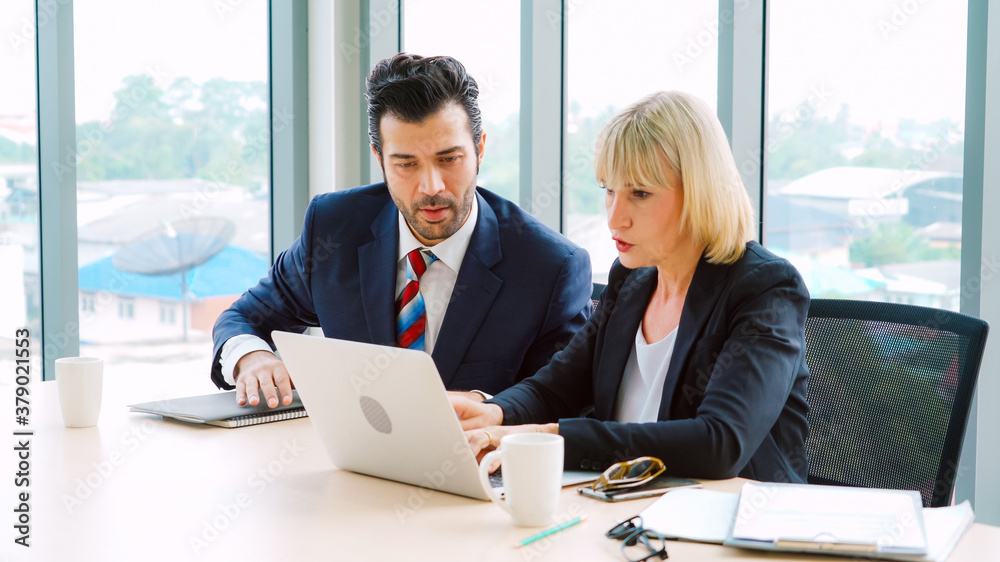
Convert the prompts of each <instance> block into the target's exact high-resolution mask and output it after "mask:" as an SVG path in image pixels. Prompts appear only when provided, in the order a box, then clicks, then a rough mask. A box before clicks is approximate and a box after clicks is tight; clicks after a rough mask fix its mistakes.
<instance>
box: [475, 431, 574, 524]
mask: <svg viewBox="0 0 1000 562" xmlns="http://www.w3.org/2000/svg"><path fill="white" fill-rule="evenodd" d="M563 450H564V443H563V438H562V436H561V435H556V434H554V433H514V434H512V435H507V436H505V437H504V438H503V439H501V440H500V448H499V449H497V450H495V451H492V452H490V453H489V454H487V455H486V456H485V457H483V460H482V462H481V463H480V464H479V479H480V481H481V482H482V484H483V488H484V489H485V490H486V494H487V495H488V496H490V499H491V500H492V501H493V502H494V503H496V504H497V505H499V506H500V507H502V508H504V509H505V510H507V512H508V513H510V514H511V515H512V516H513V517H514V524H515V525H519V526H522V527H542V526H546V525H551V524H552V523H553V522H554V521H555V516H556V509H557V508H558V506H559V493H560V491H561V489H562V472H563ZM498 458H499V459H500V461H501V463H502V467H503V490H504V499H500V497H499V496H498V495H497V493H496V491H494V490H493V488H492V486H490V479H489V470H490V465H491V464H492V463H493V461H495V460H496V459H498Z"/></svg>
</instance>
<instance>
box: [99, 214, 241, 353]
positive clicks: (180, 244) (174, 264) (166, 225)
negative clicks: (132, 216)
mask: <svg viewBox="0 0 1000 562" xmlns="http://www.w3.org/2000/svg"><path fill="white" fill-rule="evenodd" d="M235 234H236V225H234V224H233V221H231V220H229V219H226V218H222V217H196V218H192V219H183V220H179V221H174V222H166V221H164V222H162V224H161V225H160V226H159V227H157V228H155V229H153V230H150V231H149V232H146V233H145V234H142V235H141V236H139V237H138V238H136V239H135V240H134V241H132V242H130V243H129V244H127V245H125V246H123V247H122V248H121V249H119V250H118V251H117V252H115V254H114V255H113V256H112V257H111V263H112V264H114V266H115V267H116V268H118V269H120V270H122V271H131V272H133V273H142V274H145V275H173V274H176V273H179V274H180V278H181V280H180V282H181V315H182V320H181V321H182V322H183V328H184V341H188V326H187V323H188V322H187V317H188V314H187V272H188V271H189V270H191V269H193V268H195V267H198V266H199V265H201V264H203V263H205V262H206V261H208V260H209V258H211V257H212V256H214V255H215V254H217V253H219V251H220V250H222V249H223V248H225V247H226V245H227V244H229V241H230V240H232V239H233V235H235Z"/></svg>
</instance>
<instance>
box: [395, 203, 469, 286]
mask: <svg viewBox="0 0 1000 562" xmlns="http://www.w3.org/2000/svg"><path fill="white" fill-rule="evenodd" d="M396 215H397V217H398V224H397V228H398V229H399V255H398V256H397V257H396V261H397V262H399V261H400V260H402V259H403V258H405V257H406V254H409V253H410V252H411V251H413V250H416V249H417V248H425V247H426V246H424V245H423V244H421V243H420V240H417V238H416V237H415V236H414V235H413V232H412V231H410V227H409V226H407V224H406V219H404V218H403V213H401V212H399V211H396ZM478 218H479V196H478V195H477V194H475V193H473V196H472V210H471V211H469V218H468V219H466V221H465V224H463V225H462V227H461V228H459V229H458V232H456V233H455V234H452V235H451V236H449V237H448V238H445V239H444V240H442V241H441V242H438V243H437V244H436V245H434V246H433V247H431V248H429V249H430V250H431V251H432V252H434V255H435V256H436V257H437V259H438V260H440V261H442V262H444V264H445V265H447V266H448V267H449V268H450V269H451V270H452V271H454V272H455V273H458V271H459V270H460V269H462V260H464V259H465V251H466V250H468V249H469V242H470V241H472V233H473V232H475V230H476V221H477V220H478Z"/></svg>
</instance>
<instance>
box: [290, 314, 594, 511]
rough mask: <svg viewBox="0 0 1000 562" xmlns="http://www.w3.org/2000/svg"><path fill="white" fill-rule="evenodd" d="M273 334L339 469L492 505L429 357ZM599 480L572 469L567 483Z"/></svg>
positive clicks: (302, 336) (352, 344)
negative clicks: (486, 501) (448, 493)
mask: <svg viewBox="0 0 1000 562" xmlns="http://www.w3.org/2000/svg"><path fill="white" fill-rule="evenodd" d="M271 336H272V338H273V339H274V343H275V345H276V346H277V348H278V352H279V354H280V355H281V358H282V360H283V361H284V362H285V367H286V368H287V369H288V373H289V374H290V375H291V377H292V380H293V381H295V388H296V389H297V390H298V394H299V398H301V399H302V404H303V405H304V406H305V407H306V411H307V412H309V419H310V420H312V423H313V426H315V427H316V431H317V432H318V433H319V437H320V440H321V441H322V442H323V446H324V447H325V448H326V452H327V454H328V455H329V456H330V460H331V461H333V464H335V465H336V466H337V467H338V468H341V469H344V470H350V471H352V472H359V473H361V474H367V475H370V476H377V477H379V478H385V479H388V480H395V481H397V482H405V483H407V484H413V485H415V486H422V487H424V488H431V489H434V490H441V491H444V492H450V493H452V494H458V495H461V496H467V497H470V498H476V499H480V500H488V499H489V498H488V497H487V496H486V493H485V492H484V491H483V488H482V486H481V485H480V482H479V465H478V464H477V463H476V459H475V457H474V456H473V455H472V449H471V448H470V447H469V444H468V441H467V440H466V437H465V433H464V432H463V431H462V426H461V424H460V423H459V421H458V417H457V416H456V415H455V411H454V410H453V409H452V407H451V403H450V402H449V401H448V395H447V394H446V392H445V388H444V384H443V383H442V382H441V377H440V375H438V371H437V367H436V366H435V365H434V361H433V359H431V356H430V355H428V354H427V353H424V352H423V351H413V350H409V349H400V348H397V347H387V346H381V345H373V344H367V343H358V342H352V341H345V340H336V339H330V338H322V337H315V336H307V335H303V334H292V333H288V332H278V331H275V332H272V334H271ZM596 477H597V474H596V473H589V472H569V471H567V472H566V473H564V475H563V485H564V486H568V485H570V484H576V483H581V482H587V481H590V480H593V479H594V478H596Z"/></svg>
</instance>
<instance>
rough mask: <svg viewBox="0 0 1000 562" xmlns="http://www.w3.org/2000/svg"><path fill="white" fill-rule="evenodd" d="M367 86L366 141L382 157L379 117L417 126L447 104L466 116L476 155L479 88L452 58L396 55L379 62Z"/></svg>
mask: <svg viewBox="0 0 1000 562" xmlns="http://www.w3.org/2000/svg"><path fill="white" fill-rule="evenodd" d="M365 85H366V86H367V87H368V94H367V98H368V138H369V139H370V140H371V143H372V146H374V147H375V152H377V153H378V155H379V156H382V131H381V129H380V125H381V122H382V116H383V115H386V114H390V115H392V116H393V117H396V118H398V119H400V120H402V121H405V122H407V123H419V122H421V121H423V120H424V119H426V118H427V117H429V116H430V115H431V114H433V113H437V112H438V111H440V110H441V109H442V108H443V107H444V106H445V105H446V104H448V103H451V102H454V103H457V104H458V105H460V106H462V108H463V109H465V113H466V115H468V116H469V132H470V133H472V146H473V147H475V150H476V155H477V156H478V155H479V139H480V137H481V136H482V134H483V116H482V114H481V113H480V111H479V101H478V98H479V85H477V84H476V80H475V79H474V78H473V77H472V76H469V73H468V72H467V71H466V70H465V67H464V66H462V63H460V62H458V61H457V60H455V59H453V58H451V57H422V56H420V55H413V54H410V53H399V54H398V55H394V56H392V57H389V58H387V59H382V60H381V61H379V62H378V64H376V65H375V68H373V69H372V73H371V74H369V75H368V79H367V80H365Z"/></svg>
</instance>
